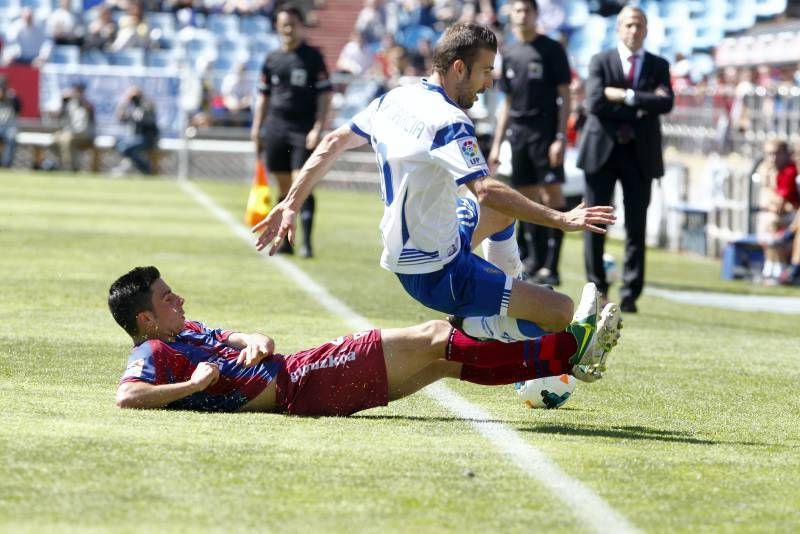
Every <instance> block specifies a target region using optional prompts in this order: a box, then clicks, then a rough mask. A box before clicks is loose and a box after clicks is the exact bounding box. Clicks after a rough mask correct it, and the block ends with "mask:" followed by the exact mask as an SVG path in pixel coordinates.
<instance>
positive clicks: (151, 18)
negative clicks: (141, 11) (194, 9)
mask: <svg viewBox="0 0 800 534" xmlns="http://www.w3.org/2000/svg"><path fill="white" fill-rule="evenodd" d="M145 20H146V21H147V25H148V26H149V27H150V29H151V30H154V29H156V28H157V29H159V30H161V34H162V35H163V36H165V37H166V38H167V39H174V36H175V15H173V14H172V13H156V12H149V13H147V15H146V16H145Z"/></svg>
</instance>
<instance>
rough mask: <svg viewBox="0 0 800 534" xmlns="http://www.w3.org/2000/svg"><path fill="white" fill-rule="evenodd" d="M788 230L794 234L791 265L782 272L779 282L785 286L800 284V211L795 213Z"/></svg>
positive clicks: (790, 258) (790, 257)
mask: <svg viewBox="0 0 800 534" xmlns="http://www.w3.org/2000/svg"><path fill="white" fill-rule="evenodd" d="M788 231H789V232H790V233H791V235H792V249H791V252H790V256H789V266H788V267H787V268H786V269H784V271H783V272H782V273H781V276H780V278H778V282H780V283H781V284H782V285H785V286H796V285H800V211H798V212H797V213H796V214H795V217H794V220H793V221H792V224H791V226H790V227H789V228H788Z"/></svg>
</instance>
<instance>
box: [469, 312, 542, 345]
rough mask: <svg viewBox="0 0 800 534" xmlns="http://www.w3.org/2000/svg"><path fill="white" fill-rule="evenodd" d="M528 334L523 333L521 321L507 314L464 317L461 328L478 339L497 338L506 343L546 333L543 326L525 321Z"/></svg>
mask: <svg viewBox="0 0 800 534" xmlns="http://www.w3.org/2000/svg"><path fill="white" fill-rule="evenodd" d="M524 324H525V326H526V329H527V330H528V334H527V335H526V334H524V333H522V331H521V329H520V323H519V321H518V320H517V319H514V318H513V317H508V316H506V315H492V316H489V317H464V322H463V323H462V325H461V328H462V329H463V330H464V333H465V334H467V335H468V336H472V337H475V338H478V339H496V340H498V341H503V342H505V343H511V342H513V341H524V340H526V339H534V338H537V337H540V336H543V335H544V334H545V331H544V330H542V328H541V327H539V326H537V325H535V324H534V323H531V322H530V321H524Z"/></svg>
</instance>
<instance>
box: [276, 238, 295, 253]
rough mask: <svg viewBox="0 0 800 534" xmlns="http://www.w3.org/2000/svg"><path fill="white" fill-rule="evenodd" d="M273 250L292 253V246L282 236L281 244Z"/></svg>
mask: <svg viewBox="0 0 800 534" xmlns="http://www.w3.org/2000/svg"><path fill="white" fill-rule="evenodd" d="M275 252H277V253H278V254H294V247H293V246H292V244H291V243H289V240H288V239H286V238H284V239H283V242H282V243H281V246H279V247H278V250H276V251H275Z"/></svg>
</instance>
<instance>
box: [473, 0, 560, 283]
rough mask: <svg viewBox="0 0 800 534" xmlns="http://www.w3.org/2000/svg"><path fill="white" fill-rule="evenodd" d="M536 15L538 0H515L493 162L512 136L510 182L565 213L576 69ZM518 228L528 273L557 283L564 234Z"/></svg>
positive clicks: (504, 56)
mask: <svg viewBox="0 0 800 534" xmlns="http://www.w3.org/2000/svg"><path fill="white" fill-rule="evenodd" d="M538 14H539V12H538V6H537V4H536V0H514V1H513V2H512V3H511V14H510V17H509V20H510V22H511V26H512V28H511V29H512V31H513V33H514V36H515V37H516V42H515V43H513V44H510V45H508V46H506V47H505V49H504V50H503V53H502V76H501V78H500V83H499V86H500V89H501V90H502V91H503V92H504V93H506V99H505V102H504V104H503V106H502V107H501V108H500V113H499V116H498V119H497V128H496V130H495V135H494V140H493V142H492V148H491V150H490V152H489V162H490V164H492V165H494V166H496V165H497V163H498V161H499V155H500V145H501V144H502V142H503V138H504V137H505V136H508V140H509V143H510V144H511V166H512V171H511V185H512V186H513V187H514V188H515V189H517V190H518V191H519V192H520V193H522V194H523V195H525V196H526V197H528V198H530V199H532V200H534V201H536V202H540V203H542V204H545V205H546V206H549V207H551V208H553V209H557V210H562V211H563V210H564V209H565V208H566V201H565V200H564V195H563V193H562V191H561V184H563V183H564V149H565V147H566V130H567V119H568V117H569V113H570V97H569V84H570V80H571V77H572V73H571V71H570V68H569V60H568V59H567V54H566V52H565V51H564V48H563V47H562V46H561V44H559V43H558V42H557V41H554V40H553V39H550V38H549V37H547V36H546V35H541V34H539V33H537V31H536V20H537V17H538ZM520 229H521V231H522V233H523V235H524V236H525V239H524V241H523V243H524V244H523V246H524V249H523V256H525V255H526V254H525V253H524V252H525V249H527V261H526V272H527V274H528V275H529V276H530V277H531V279H532V280H534V281H536V282H539V283H543V284H549V285H553V286H557V285H559V284H560V283H561V278H560V276H559V273H558V260H559V256H560V254H561V241H562V240H563V238H564V232H562V231H561V230H556V229H555V228H545V227H542V226H538V225H535V224H531V223H521V225H520ZM528 236H530V237H528Z"/></svg>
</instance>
